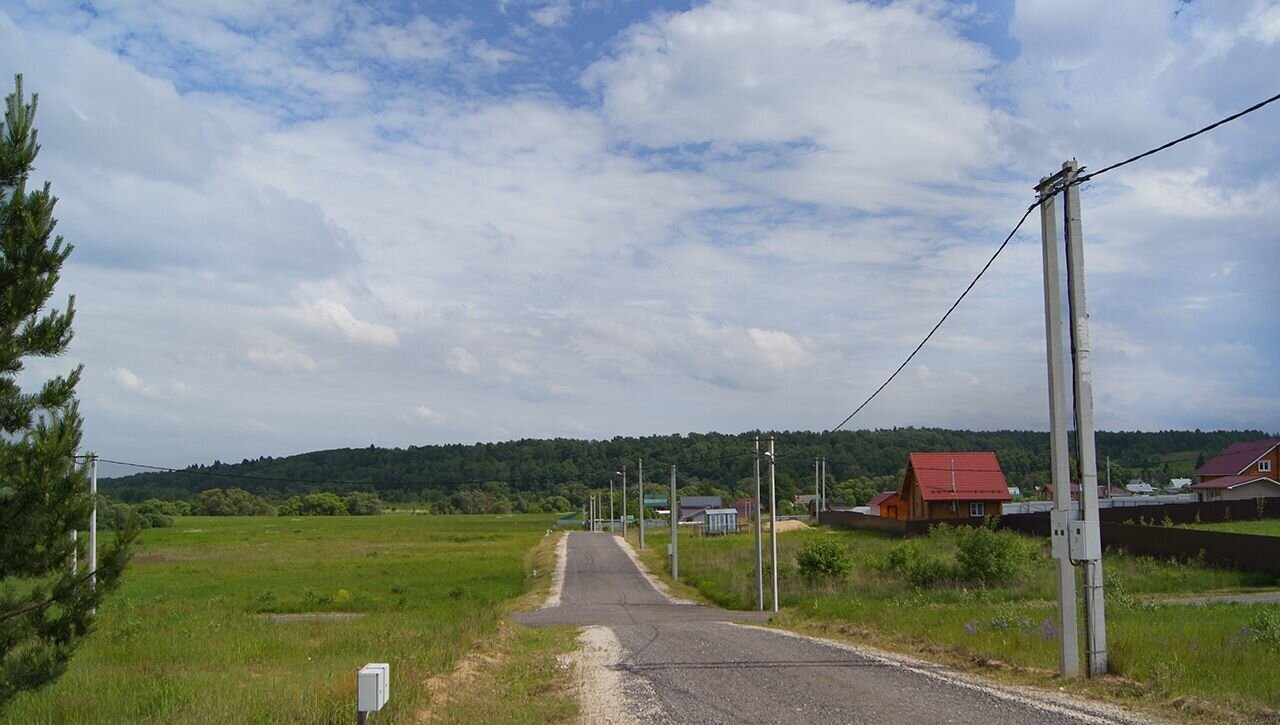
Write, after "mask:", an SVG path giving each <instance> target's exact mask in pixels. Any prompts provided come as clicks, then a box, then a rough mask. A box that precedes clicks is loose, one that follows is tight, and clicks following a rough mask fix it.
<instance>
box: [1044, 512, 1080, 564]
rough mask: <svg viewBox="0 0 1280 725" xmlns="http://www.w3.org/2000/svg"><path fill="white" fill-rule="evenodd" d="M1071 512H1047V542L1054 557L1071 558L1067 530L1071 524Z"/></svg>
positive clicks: (1060, 558) (1059, 558)
mask: <svg viewBox="0 0 1280 725" xmlns="http://www.w3.org/2000/svg"><path fill="white" fill-rule="evenodd" d="M1073 514H1075V512H1074V511H1050V512H1049V543H1050V547H1051V550H1052V552H1053V558H1055V559H1058V560H1062V559H1070V558H1071V548H1070V544H1069V543H1068V541H1067V536H1068V533H1067V530H1068V528H1069V527H1070V526H1071V523H1072V518H1073Z"/></svg>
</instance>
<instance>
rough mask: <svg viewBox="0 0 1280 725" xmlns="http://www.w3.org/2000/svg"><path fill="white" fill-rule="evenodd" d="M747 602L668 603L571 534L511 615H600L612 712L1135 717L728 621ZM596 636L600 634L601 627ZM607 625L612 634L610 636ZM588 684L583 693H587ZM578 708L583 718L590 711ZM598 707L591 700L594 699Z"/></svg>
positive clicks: (905, 719)
mask: <svg viewBox="0 0 1280 725" xmlns="http://www.w3.org/2000/svg"><path fill="white" fill-rule="evenodd" d="M749 620H755V621H760V620H761V615H760V614H758V613H755V612H729V611H725V610H719V609H714V608H711V607H702V606H696V605H688V604H684V605H680V604H672V603H671V602H670V601H669V600H668V598H667V597H666V596H664V595H663V594H662V593H660V592H658V591H656V590H655V589H654V588H653V586H652V585H650V584H649V582H648V581H647V580H646V579H645V578H644V575H643V574H641V572H640V571H639V569H638V568H637V567H636V565H635V564H634V563H633V562H632V560H631V559H630V557H628V556H627V554H626V552H625V551H623V550H622V548H621V546H620V545H619V544H618V543H617V541H616V539H615V538H614V537H613V536H610V535H608V534H591V533H586V532H574V533H571V534H569V540H568V547H567V561H566V564H565V578H564V588H563V592H562V595H561V601H560V605H559V606H557V607H553V608H549V609H543V610H540V611H538V612H534V613H530V614H524V615H519V616H518V617H517V621H520V622H523V623H525V624H527V625H530V626H546V625H577V626H588V627H589V626H590V625H600V626H603V627H607V628H608V630H609V631H611V632H612V637H616V644H617V645H620V647H617V648H616V652H615V653H614V654H612V655H611V656H610V659H611V660H616V661H608V662H603V663H601V664H600V666H602V667H607V668H608V669H609V670H611V671H612V672H613V673H618V674H617V675H613V674H611V675H610V676H611V677H615V678H616V677H619V676H620V678H621V682H620V686H619V687H618V688H617V690H618V692H616V693H612V694H610V695H609V700H610V707H612V708H614V710H613V712H614V713H615V714H610V715H607V716H606V715H600V714H597V715H596V716H595V719H598V720H601V721H606V720H607V721H610V722H626V721H632V722H636V721H638V722H696V723H781V722H794V723H877V724H887V725H893V724H902V725H925V724H927V723H976V724H981V725H1004V724H1006V723H1008V724H1014V723H1019V724H1020V723H1035V724H1036V725H1056V724H1058V723H1111V722H1123V723H1129V722H1143V721H1144V720H1143V719H1142V718H1140V717H1134V716H1130V715H1127V714H1126V713H1124V712H1123V711H1120V710H1117V709H1114V708H1108V707H1100V706H1097V705H1093V704H1088V703H1074V702H1071V701H1069V700H1067V699H1065V698H1064V697H1061V696H1057V697H1053V696H1049V695H1041V694H1039V693H1038V691H1026V690H1022V689H1018V690H1014V689H1011V688H1002V687H989V686H985V685H983V684H979V683H976V682H975V681H974V680H973V679H972V678H971V677H966V678H962V677H959V676H957V675H956V674H955V673H953V672H951V671H949V670H947V669H945V668H942V667H937V666H932V665H927V664H922V663H919V662H915V661H910V660H905V659H901V658H896V657H892V656H884V655H881V654H877V653H875V652H873V651H866V650H863V649H861V648H853V647H847V646H842V645H839V644H836V643H832V642H826V641H823V640H817V639H813V638H807V637H800V636H797V635H792V634H789V633H785V632H780V631H776V630H770V629H765V628H762V627H759V626H743V625H739V624H731V623H729V622H731V621H738V622H741V621H749ZM604 634H605V636H609V635H608V633H607V632H605V633H604ZM612 637H610V639H612ZM588 695H590V693H585V694H584V696H588ZM591 712H592V710H591V709H590V708H588V719H589V720H590V719H592V716H591V715H590V713H591ZM597 713H598V711H597Z"/></svg>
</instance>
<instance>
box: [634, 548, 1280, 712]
mask: <svg viewBox="0 0 1280 725" xmlns="http://www.w3.org/2000/svg"><path fill="white" fill-rule="evenodd" d="M807 536H829V537H835V538H837V539H838V540H839V541H840V542H841V543H842V544H844V545H845V546H846V547H847V549H848V550H849V551H850V552H851V553H852V555H853V558H854V562H855V563H854V569H853V572H852V573H851V574H850V576H849V577H848V578H847V579H845V580H843V581H841V582H839V583H826V584H822V583H818V584H814V583H809V582H807V581H805V580H804V579H803V578H801V577H800V576H799V575H798V573H797V571H796V566H795V553H796V552H797V551H798V550H799V549H800V547H801V546H802V544H803V542H804V541H805V538H806V537H807ZM766 537H767V534H766ZM646 538H647V539H648V541H647V542H646V543H648V545H649V548H648V549H647V551H646V552H645V554H644V555H643V556H644V558H645V560H646V562H647V563H648V564H649V566H650V567H651V568H652V569H653V570H654V571H663V572H666V571H668V560H667V557H666V556H665V552H666V546H667V541H668V539H667V537H666V536H665V535H662V534H650V535H649V536H648V537H646ZM753 541H754V539H753V537H751V536H749V535H737V536H730V537H723V538H692V537H690V538H683V537H682V539H681V543H680V571H681V575H682V576H681V580H682V581H683V582H684V583H685V584H688V585H691V586H692V587H694V588H696V590H697V591H698V592H700V593H701V594H703V595H704V596H705V597H707V598H708V599H710V600H711V601H713V602H715V603H717V604H719V605H721V606H725V607H730V608H735V609H748V608H754V605H755V581H754V576H753V574H752V572H753V571H754V566H755V564H754V561H755V559H754V548H753ZM898 541H899V540H898V539H895V538H892V537H889V536H887V535H882V534H878V533H874V532H863V531H856V532H855V531H847V530H822V529H820V530H818V531H816V532H813V533H786V534H782V535H780V536H779V559H780V561H781V562H782V565H781V566H780V567H779V569H778V571H779V577H780V579H781V583H780V586H779V591H780V600H781V603H782V605H783V608H784V609H783V611H782V613H781V615H780V616H779V617H778V618H776V619H775V623H777V624H779V625H781V626H784V627H788V628H795V629H798V630H801V631H809V632H813V633H817V634H824V635H830V636H836V637H843V638H848V639H850V640H852V641H857V642H863V643H867V644H872V645H876V646H881V647H885V648H887V649H896V650H900V651H906V652H910V653H913V654H919V655H924V656H926V657H929V658H933V659H937V660H941V661H944V662H946V663H948V664H953V665H959V666H964V667H973V668H976V669H980V670H984V671H987V672H992V673H1002V676H1010V677H1012V678H1013V679H1016V680H1019V681H1025V682H1032V683H1038V684H1047V685H1052V686H1055V687H1056V686H1061V685H1063V684H1064V683H1063V682H1061V681H1060V680H1059V679H1058V678H1057V677H1056V671H1057V663H1058V648H1059V640H1058V638H1057V636H1058V631H1057V630H1058V628H1057V626H1056V623H1055V621H1054V620H1055V618H1056V607H1055V601H1056V594H1055V589H1054V579H1053V562H1052V560H1051V559H1049V558H1048V553H1047V551H1046V552H1043V553H1042V554H1041V555H1040V556H1039V557H1038V558H1037V559H1036V561H1035V563H1034V566H1033V570H1032V571H1030V572H1028V573H1027V575H1026V576H1024V577H1022V578H1021V579H1019V580H1018V581H1016V582H1015V583H1013V584H1010V585H1006V586H998V587H990V588H985V589H984V588H979V587H974V586H950V585H944V586H938V587H934V588H929V589H917V588H915V587H912V586H911V585H910V584H908V583H907V582H906V581H904V580H903V579H902V578H900V577H898V576H896V575H895V574H893V573H886V572H879V571H875V570H874V568H873V567H871V566H870V565H869V562H870V561H871V560H872V559H874V558H875V557H881V556H883V555H884V554H885V552H887V551H888V550H889V548H890V547H892V546H894V545H895V544H896V543H897V542H898ZM1045 544H1046V546H1047V544H1048V542H1047V540H1046V541H1045ZM767 549H768V543H767V540H766V557H767ZM1104 568H1105V571H1106V572H1107V583H1108V588H1109V591H1108V604H1107V618H1108V638H1109V655H1110V663H1111V671H1112V672H1113V673H1114V674H1116V675H1118V677H1113V678H1106V679H1105V680H1103V681H1100V682H1096V683H1084V682H1082V683H1076V684H1075V685H1073V686H1074V687H1077V688H1079V689H1082V690H1089V691H1092V692H1095V693H1096V694H1099V695H1103V696H1107V697H1113V698H1119V699H1121V700H1131V701H1144V702H1157V703H1165V704H1166V705H1168V704H1170V703H1176V708H1180V709H1182V710H1184V711H1187V710H1189V711H1190V712H1192V713H1193V714H1194V716H1195V717H1196V718H1197V719H1200V718H1203V719H1210V720H1212V719H1222V720H1235V719H1238V718H1239V719H1251V718H1255V717H1256V719H1261V720H1266V719H1268V718H1270V717H1274V712H1273V713H1272V714H1271V715H1268V714H1267V712H1268V711H1274V710H1276V709H1280V686H1278V685H1280V675H1277V674H1276V673H1278V672H1280V605H1274V604H1269V605H1232V604H1215V605H1209V606H1199V607H1193V606H1176V605H1164V606H1156V605H1152V604H1150V603H1149V600H1151V599H1155V598H1157V597H1158V596H1160V595H1168V594H1170V593H1175V592H1177V593H1206V592H1228V591H1241V590H1247V589H1255V588H1263V587H1275V586H1277V585H1280V582H1277V581H1276V580H1275V579H1274V578H1273V577H1268V576H1264V575H1258V574H1249V573H1243V572H1235V571H1230V570H1224V569H1214V568H1207V567H1201V566H1195V565H1186V564H1179V563H1175V562H1167V561H1159V560H1155V559H1151V558H1149V557H1135V556H1129V555H1127V554H1123V553H1118V552H1110V551H1109V552H1108V553H1107V556H1106V559H1105V561H1104ZM767 582H768V577H767V576H766V587H767V586H768V584H767ZM768 598H769V596H768V594H767V592H766V601H767V600H768ZM1081 631H1083V629H1082V630H1081ZM1081 661H1082V662H1083V655H1082V658H1081Z"/></svg>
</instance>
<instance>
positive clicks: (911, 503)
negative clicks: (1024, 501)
mask: <svg viewBox="0 0 1280 725" xmlns="http://www.w3.org/2000/svg"><path fill="white" fill-rule="evenodd" d="M898 498H899V499H900V501H901V504H900V505H901V506H903V507H905V508H906V516H905V518H907V519H910V520H913V521H920V520H924V521H945V520H954V519H974V518H978V519H981V518H983V517H986V516H999V515H1000V504H1002V503H1004V502H1005V501H1009V500H1012V498H1013V497H1012V496H1010V495H1009V484H1008V483H1007V482H1005V478H1004V473H1003V472H1001V470H1000V462H999V461H997V460H996V454H994V453H991V452H982V453H912V454H911V455H910V456H909V457H908V459H907V470H906V473H904V474H903V477H902V486H901V487H900V488H899V489H898ZM881 505H882V506H883V504H881Z"/></svg>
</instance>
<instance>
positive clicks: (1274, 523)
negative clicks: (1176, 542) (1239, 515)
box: [1185, 519, 1280, 536]
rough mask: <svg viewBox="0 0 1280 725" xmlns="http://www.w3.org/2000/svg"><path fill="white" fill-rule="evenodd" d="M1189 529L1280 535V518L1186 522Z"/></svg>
mask: <svg viewBox="0 0 1280 725" xmlns="http://www.w3.org/2000/svg"><path fill="white" fill-rule="evenodd" d="M1185 526H1186V528H1188V529H1204V530H1205V531H1228V532H1231V533H1233V534H1256V535H1258V536H1280V519H1255V520H1253V521H1224V522H1222V523H1218V524H1185Z"/></svg>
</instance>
